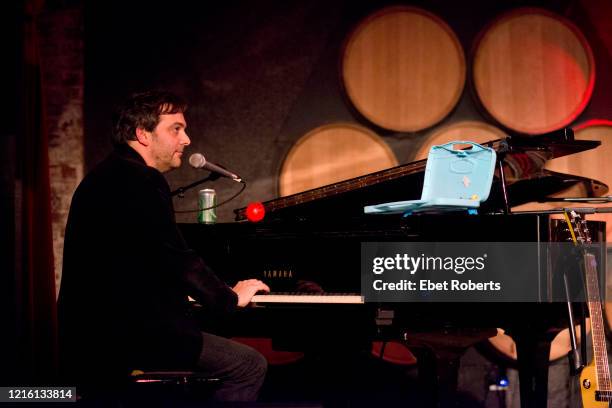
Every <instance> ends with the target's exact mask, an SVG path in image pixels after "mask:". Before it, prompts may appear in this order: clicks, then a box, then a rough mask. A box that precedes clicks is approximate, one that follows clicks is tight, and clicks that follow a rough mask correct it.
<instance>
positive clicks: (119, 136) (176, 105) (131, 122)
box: [112, 91, 187, 145]
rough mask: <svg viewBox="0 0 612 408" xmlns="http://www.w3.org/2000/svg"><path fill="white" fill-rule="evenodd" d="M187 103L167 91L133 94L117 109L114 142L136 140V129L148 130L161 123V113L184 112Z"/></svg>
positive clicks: (150, 130) (121, 142) (116, 143)
mask: <svg viewBox="0 0 612 408" xmlns="http://www.w3.org/2000/svg"><path fill="white" fill-rule="evenodd" d="M186 110H187V104H186V103H185V101H184V100H183V99H182V98H180V97H179V96H177V95H175V94H173V93H171V92H167V91H147V92H141V93H136V94H133V95H132V96H131V97H130V98H129V99H128V100H127V101H125V103H124V104H123V105H121V106H120V107H119V109H117V113H116V119H115V128H114V131H113V135H112V142H113V144H115V145H118V144H123V143H126V142H127V141H128V140H136V129H137V128H143V129H145V130H146V131H148V132H152V131H153V129H155V127H156V126H157V124H158V123H159V115H169V114H173V113H183V112H185V111H186Z"/></svg>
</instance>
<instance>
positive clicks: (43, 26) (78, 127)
mask: <svg viewBox="0 0 612 408" xmlns="http://www.w3.org/2000/svg"><path fill="white" fill-rule="evenodd" d="M50 3H52V2H49V3H48V4H50ZM47 8H48V9H49V10H45V11H44V12H43V13H42V15H41V16H40V19H39V26H38V35H39V44H40V53H41V71H42V72H41V75H42V88H43V98H44V101H43V103H44V109H45V116H46V118H45V120H46V127H47V130H48V132H49V173H50V183H51V215H52V228H53V254H54V258H55V282H56V290H57V291H59V287H60V279H61V271H62V253H63V249H64V229H65V226H66V218H67V216H68V210H69V208H70V200H71V198H72V194H73V193H74V190H75V188H76V186H77V185H78V183H79V182H80V181H81V179H82V178H83V168H84V164H83V64H84V62H83V9H82V5H80V4H77V5H74V4H73V5H65V4H64V5H63V6H62V7H53V8H52V7H49V6H48V7H47Z"/></svg>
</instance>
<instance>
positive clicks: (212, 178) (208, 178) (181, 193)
mask: <svg viewBox="0 0 612 408" xmlns="http://www.w3.org/2000/svg"><path fill="white" fill-rule="evenodd" d="M220 177H221V175H220V174H218V173H212V172H211V173H210V174H209V175H208V176H206V177H204V178H203V179H200V180H198V181H194V182H193V183H191V184H187V185H186V186H182V187H179V188H177V189H176V190H174V191H172V192H171V193H170V197H174V196H175V195H178V196H179V197H180V198H183V197H184V195H185V191H187V190H189V189H191V188H193V187H195V186H198V185H200V184H202V183H205V182H207V181H215V180H217V179H218V178H220Z"/></svg>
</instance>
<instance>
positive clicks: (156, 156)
mask: <svg viewBox="0 0 612 408" xmlns="http://www.w3.org/2000/svg"><path fill="white" fill-rule="evenodd" d="M185 109H186V105H185V103H184V102H183V101H182V100H181V99H179V98H178V97H177V96H175V95H173V94H170V93H166V92H160V91H151V92H145V93H140V94H135V95H133V96H132V97H131V98H130V99H129V100H128V101H127V102H126V103H125V105H123V106H122V108H121V109H120V110H119V111H118V116H117V119H116V123H115V128H114V134H113V144H114V151H113V152H112V153H111V154H110V155H109V156H108V157H107V158H106V159H105V160H104V161H103V162H102V163H100V164H99V165H98V166H97V167H95V168H94V169H93V170H92V171H91V172H90V173H89V174H88V175H87V176H86V177H85V179H84V180H83V181H82V182H81V184H80V185H79V187H78V188H77V190H76V192H75V194H74V197H73V199H72V204H71V208H70V214H69V217H68V223H67V226H66V236H65V248H64V267H63V276H62V283H61V290H60V295H59V300H58V315H59V327H60V349H61V352H62V354H61V356H62V369H63V370H62V371H63V373H64V377H65V378H66V380H68V381H72V384H74V383H77V384H79V385H81V384H82V385H83V386H89V387H93V388H95V389H102V390H106V388H105V387H110V386H111V385H113V384H115V382H114V381H115V380H116V379H121V378H126V376H127V375H128V374H129V373H130V372H131V370H134V369H183V370H184V369H189V370H195V371H199V372H202V373H203V374H205V375H210V376H211V377H216V378H220V379H221V386H220V388H219V389H218V390H217V391H216V393H215V398H216V399H219V400H226V401H227V400H234V401H249V400H254V399H256V397H257V394H258V391H259V388H260V387H261V385H262V383H263V380H264V376H265V372H266V361H265V359H264V357H263V356H262V355H261V354H259V353H258V352H257V351H255V350H254V349H252V348H249V347H247V346H244V345H242V344H238V343H236V342H233V341H231V340H228V339H225V338H222V337H218V336H215V335H212V334H209V333H204V332H202V331H201V330H200V329H199V327H198V324H197V322H196V321H195V319H194V318H192V317H190V315H189V313H188V310H189V307H188V304H187V296H191V297H193V298H195V299H196V300H197V301H198V302H199V303H200V304H201V305H202V306H203V308H204V310H205V311H206V313H208V315H209V316H212V317H219V316H223V315H224V314H226V313H230V312H232V311H233V310H234V309H236V307H243V306H245V305H247V304H248V303H249V302H250V300H251V297H252V296H253V295H254V294H255V293H256V292H257V291H260V290H261V291H269V288H268V287H267V285H265V284H264V283H263V282H261V281H259V280H255V279H250V280H245V281H240V282H238V283H237V284H236V286H234V287H233V288H231V287H229V286H227V285H226V284H225V283H224V282H222V281H220V280H219V278H217V276H216V275H215V274H214V272H213V271H212V270H210V269H209V268H208V267H207V266H206V265H205V264H204V262H203V261H202V259H201V258H200V257H198V256H197V255H196V254H195V253H194V252H193V251H192V250H190V249H189V248H188V247H187V245H186V243H185V241H184V240H183V238H182V236H181V234H180V232H179V231H178V229H177V227H176V223H175V217H174V209H173V204H172V200H171V197H170V190H169V186H168V183H167V182H166V180H165V178H164V177H163V175H162V173H164V172H167V171H169V170H172V169H174V168H177V167H179V166H180V164H181V158H182V155H183V151H184V149H185V148H186V147H187V146H188V145H189V143H190V140H189V137H188V136H187V133H186V132H185V129H186V127H187V123H186V121H185V118H184V115H183V113H184V111H185Z"/></svg>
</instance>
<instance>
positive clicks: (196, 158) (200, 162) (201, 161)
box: [189, 153, 242, 183]
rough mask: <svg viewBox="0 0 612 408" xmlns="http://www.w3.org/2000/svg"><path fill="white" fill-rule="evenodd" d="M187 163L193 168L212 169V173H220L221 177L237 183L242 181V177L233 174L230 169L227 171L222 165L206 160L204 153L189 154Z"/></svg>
mask: <svg viewBox="0 0 612 408" xmlns="http://www.w3.org/2000/svg"><path fill="white" fill-rule="evenodd" d="M189 164H190V165H191V167H193V168H196V169H205V170H208V171H212V172H213V173H217V174H220V175H222V176H223V177H227V178H231V179H232V180H234V181H236V182H238V183H240V182H242V178H241V177H240V176H239V175H237V174H234V173H232V172H231V171H227V170H225V169H224V168H223V167H221V166H219V165H216V164H214V163H211V162H209V161H207V160H206V159H205V158H204V155H202V154H200V153H194V154H192V155H191V156H189Z"/></svg>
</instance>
